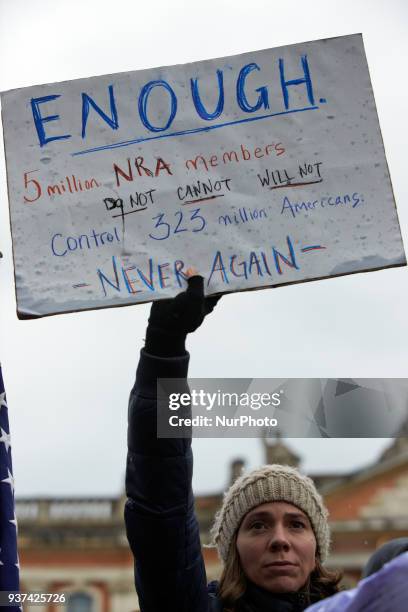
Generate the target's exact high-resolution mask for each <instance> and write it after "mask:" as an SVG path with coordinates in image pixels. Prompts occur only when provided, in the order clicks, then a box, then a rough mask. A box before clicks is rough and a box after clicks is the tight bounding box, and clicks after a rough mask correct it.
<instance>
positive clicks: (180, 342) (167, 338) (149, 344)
mask: <svg viewBox="0 0 408 612" xmlns="http://www.w3.org/2000/svg"><path fill="white" fill-rule="evenodd" d="M188 273H190V274H192V275H191V276H190V277H189V278H188V280H187V283H188V287H187V289H186V291H183V292H182V293H179V294H178V295H176V297H175V298H172V299H169V300H159V301H157V302H153V304H152V307H151V310H150V317H149V325H148V327H147V330H146V345H145V350H146V351H147V352H148V353H150V354H151V355H157V356H159V357H174V356H177V355H183V354H184V353H185V351H186V349H185V341H186V336H187V334H189V333H191V332H193V331H195V330H196V329H197V328H198V327H200V325H201V323H202V322H203V321H204V318H205V316H206V315H207V314H209V313H210V312H212V311H213V309H214V307H215V305H216V303H217V302H218V300H219V299H220V297H221V296H217V297H205V296H204V279H203V277H202V276H199V275H197V274H196V273H195V272H194V270H193V269H189V270H188V271H187V274H188Z"/></svg>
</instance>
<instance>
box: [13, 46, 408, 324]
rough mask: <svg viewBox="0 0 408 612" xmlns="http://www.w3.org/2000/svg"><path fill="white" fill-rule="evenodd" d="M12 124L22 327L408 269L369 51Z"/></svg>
mask: <svg viewBox="0 0 408 612" xmlns="http://www.w3.org/2000/svg"><path fill="white" fill-rule="evenodd" d="M2 107H3V126H4V137H5V146H6V162H7V174H8V188H9V199H10V210H11V222H12V234H13V245H14V257H15V270H16V291H17V301H18V311H19V314H20V316H22V317H36V316H43V315H47V314H54V313H60V312H68V311H72V310H83V309H89V308H101V307H108V306H117V305H125V304H133V303H136V302H146V301H149V300H155V299H160V298H163V297H169V296H172V295H175V294H176V293H178V292H179V291H180V288H182V287H184V286H185V278H186V277H185V270H186V269H187V267H189V266H191V265H194V266H196V267H197V268H198V269H199V270H200V271H201V273H202V274H203V275H204V276H205V277H206V287H207V292H208V293H217V292H222V291H240V290H245V289H250V288H254V287H268V286H273V285H279V284H287V283H293V282H299V281H304V280H309V279H318V278H324V277H328V276H334V275H338V274H347V273H351V272H356V271H362V270H372V269H378V268H382V267H389V266H397V265H404V264H405V255H404V251H403V247H402V242H401V236H400V231H399V225H398V219H397V214H396V210H395V204H394V200H393V196H392V189H391V184H390V180H389V175H388V170H387V165H386V161H385V157H384V150H383V145H382V140H381V134H380V130H379V125H378V120H377V115H376V111H375V105H374V99H373V94H372V90H371V84H370V80H369V75H368V70H367V65H366V60H365V56H364V50H363V45H362V40H361V36H360V35H353V36H346V37H341V38H334V39H329V40H322V41H315V42H311V43H304V44H300V45H292V46H289V47H281V48H278V49H270V50H266V51H258V52H254V53H248V54H245V55H238V56H234V57H228V58H222V59H217V60H209V61H204V62H198V63H195V64H186V65H181V66H172V67H167V68H157V69H151V70H143V71H138V72H131V73H122V74H116V75H108V76H101V77H93V78H90V79H79V80H76V81H69V82H64V83H53V84H48V85H40V86H35V87H29V88H24V89H19V90H13V91H9V92H6V93H4V94H3V95H2Z"/></svg>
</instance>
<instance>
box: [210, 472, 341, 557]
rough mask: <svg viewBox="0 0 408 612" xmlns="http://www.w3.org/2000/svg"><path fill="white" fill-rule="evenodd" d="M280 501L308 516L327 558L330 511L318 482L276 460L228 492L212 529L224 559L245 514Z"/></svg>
mask: <svg viewBox="0 0 408 612" xmlns="http://www.w3.org/2000/svg"><path fill="white" fill-rule="evenodd" d="M277 501H281V502H287V503H289V504H293V505H294V506H296V507H297V508H300V510H302V511H303V512H304V513H305V514H306V515H307V516H308V518H309V520H310V523H311V525H312V529H313V532H314V535H315V538H316V542H317V553H318V555H319V558H320V560H321V561H322V562H324V561H325V559H326V558H327V556H328V553H329V547H330V529H329V523H328V511H327V509H326V507H325V506H324V504H323V500H322V498H321V496H320V495H319V493H318V492H317V490H316V487H315V485H314V482H313V481H312V480H311V479H310V478H308V477H307V476H303V474H301V473H300V472H299V471H298V470H297V469H295V468H292V467H289V466H287V465H278V464H273V465H264V466H263V467H261V468H259V469H256V470H253V471H252V472H250V473H249V474H244V475H242V476H240V477H239V478H237V480H236V481H235V482H234V484H233V485H232V486H231V487H230V488H229V490H228V491H227V492H226V493H225V495H224V500H223V504H222V507H221V509H220V510H219V512H217V514H216V517H215V522H214V526H213V528H212V530H211V533H212V536H213V542H214V544H215V546H216V547H217V549H218V554H219V556H220V558H221V559H222V560H223V561H224V563H225V562H226V560H227V557H228V553H229V549H230V546H231V541H232V538H233V536H234V534H235V532H236V531H237V530H238V528H239V526H240V524H241V521H242V519H243V518H244V516H245V515H246V514H247V513H248V512H249V511H250V510H252V509H253V508H256V506H259V505H261V504H265V503H268V502H277Z"/></svg>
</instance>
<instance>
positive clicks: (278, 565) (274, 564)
mask: <svg viewBox="0 0 408 612" xmlns="http://www.w3.org/2000/svg"><path fill="white" fill-rule="evenodd" d="M296 565H297V564H296V563H293V562H292V561H270V562H269V563H265V564H264V566H263V567H265V568H271V569H274V568H275V569H285V568H290V567H296Z"/></svg>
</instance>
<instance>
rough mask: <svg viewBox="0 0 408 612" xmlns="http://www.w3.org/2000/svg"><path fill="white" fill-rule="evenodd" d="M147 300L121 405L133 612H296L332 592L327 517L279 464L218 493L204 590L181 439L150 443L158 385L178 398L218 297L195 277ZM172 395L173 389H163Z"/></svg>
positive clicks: (302, 480)
mask: <svg viewBox="0 0 408 612" xmlns="http://www.w3.org/2000/svg"><path fill="white" fill-rule="evenodd" d="M188 276H189V278H188V288H187V290H186V291H185V292H183V293H181V294H179V295H178V296H176V297H175V298H174V299H172V300H164V301H160V302H154V303H153V305H152V308H151V313H150V317H149V325H148V327H147V331H146V344H145V348H144V350H142V351H141V358H140V362H139V366H138V370H137V374H136V383H135V385H134V387H133V389H132V392H131V395H130V402H129V428H128V460H127V470H126V492H127V495H128V500H127V502H126V507H125V521H126V529H127V536H128V540H129V544H130V547H131V549H132V552H133V554H134V557H135V584H136V589H137V592H138V596H139V605H140V610H141V612H298V611H301V610H304V609H305V608H306V607H307V606H308V605H309V604H310V603H313V602H315V601H318V600H320V599H323V598H324V597H328V596H330V595H332V594H333V593H335V592H336V591H337V590H338V588H337V584H338V581H339V578H338V576H337V575H334V574H332V573H329V572H327V571H326V570H325V569H323V567H322V562H323V561H324V560H325V558H326V556H327V553H328V549H329V540H330V534H329V526H328V521H327V511H326V509H325V507H324V505H323V502H322V499H321V497H320V495H319V494H318V493H317V491H316V489H315V486H314V484H313V482H312V481H311V480H310V479H309V478H307V477H305V476H302V475H301V474H300V473H299V472H298V471H297V470H295V469H293V468H290V467H288V466H279V465H271V466H264V467H263V468H261V469H259V470H255V471H253V472H251V473H250V474H248V475H245V476H242V477H240V478H239V479H238V480H237V481H236V482H235V483H234V484H233V485H232V487H231V488H230V490H229V491H228V492H227V493H226V495H225V498H224V501H223V505H222V508H221V509H220V511H219V513H218V514H217V517H216V520H215V524H214V528H213V537H214V542H215V545H216V546H217V548H218V552H219V555H220V557H221V559H222V561H223V562H224V571H223V574H222V577H221V580H220V582H219V584H218V583H211V584H210V585H208V586H207V584H206V575H205V568H204V562H203V557H202V554H201V544H200V537H199V529H198V523H197V520H196V517H195V514H194V498H193V492H192V488H191V480H192V466H193V459H192V452H191V440H190V439H186V438H183V439H163V438H161V439H158V438H157V436H156V418H157V417H156V414H157V410H158V409H160V399H161V398H160V397H159V398H158V397H157V379H158V378H174V379H177V382H175V384H176V385H178V389H177V391H179V392H187V391H188V387H187V382H186V377H187V368H188V361H189V354H188V353H187V352H186V349H185V340H186V336H187V334H188V333H190V332H192V331H195V330H196V329H197V328H198V327H199V326H200V325H201V323H202V322H203V320H204V317H205V316H206V314H208V313H210V312H211V311H212V310H213V308H214V306H215V304H216V302H217V301H218V298H206V297H204V288H203V278H202V277H201V276H197V275H196V273H195V271H194V270H192V269H190V270H189V271H188ZM172 390H173V391H174V390H175V389H172Z"/></svg>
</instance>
